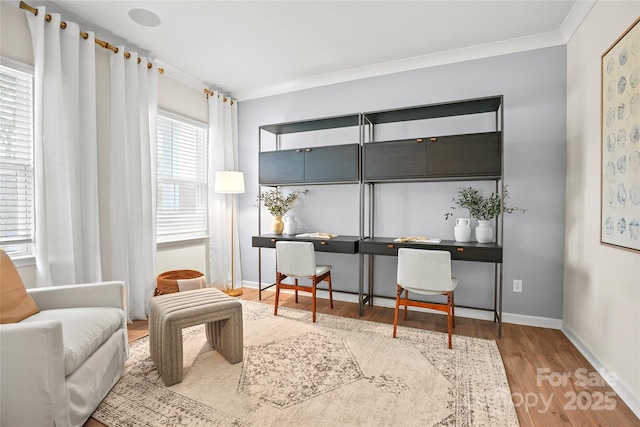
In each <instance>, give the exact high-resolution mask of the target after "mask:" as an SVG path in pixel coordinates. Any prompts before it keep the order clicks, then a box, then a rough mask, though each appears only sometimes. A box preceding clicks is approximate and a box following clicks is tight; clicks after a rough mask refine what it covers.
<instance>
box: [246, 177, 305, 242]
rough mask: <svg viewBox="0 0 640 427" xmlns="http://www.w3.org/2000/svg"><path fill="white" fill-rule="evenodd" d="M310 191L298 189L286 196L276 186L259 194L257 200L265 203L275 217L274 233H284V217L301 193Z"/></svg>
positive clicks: (272, 227)
mask: <svg viewBox="0 0 640 427" xmlns="http://www.w3.org/2000/svg"><path fill="white" fill-rule="evenodd" d="M308 191H309V190H304V191H300V190H296V191H293V192H291V193H289V195H287V196H286V197H285V196H284V195H283V194H282V192H281V191H280V189H279V188H275V189H273V190H267V191H265V192H264V193H262V194H259V195H258V199H257V200H258V201H259V202H262V203H264V205H265V207H266V208H267V209H268V210H269V212H270V213H271V215H272V216H273V218H274V221H273V223H272V224H271V230H272V231H273V233H274V234H282V230H283V229H284V223H283V222H282V217H283V216H284V215H286V213H287V212H289V211H290V210H291V208H293V205H294V204H295V202H296V200H298V198H300V196H301V195H304V194H307V192H308Z"/></svg>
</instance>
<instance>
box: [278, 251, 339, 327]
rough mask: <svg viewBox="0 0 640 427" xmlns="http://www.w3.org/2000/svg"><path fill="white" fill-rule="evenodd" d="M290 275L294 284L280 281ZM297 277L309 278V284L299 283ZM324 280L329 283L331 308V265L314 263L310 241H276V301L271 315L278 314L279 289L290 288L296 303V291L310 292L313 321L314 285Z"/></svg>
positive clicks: (314, 256) (314, 255)
mask: <svg viewBox="0 0 640 427" xmlns="http://www.w3.org/2000/svg"><path fill="white" fill-rule="evenodd" d="M287 277H291V278H292V279H294V284H288V283H283V282H282V281H283V280H284V279H285V278H287ZM299 279H310V280H311V286H303V285H300V284H299V282H298V280H299ZM322 281H326V282H327V284H328V285H329V303H330V304H331V308H333V293H332V290H331V266H330V265H316V253H315V249H314V247H313V243H312V242H288V241H280V242H276V302H275V306H274V309H273V315H274V316H277V315H278V300H279V299H280V290H281V289H290V290H293V291H295V293H296V303H297V302H298V291H303V292H310V293H311V312H312V313H313V314H312V317H313V321H314V322H315V321H316V285H317V284H318V283H320V282H322Z"/></svg>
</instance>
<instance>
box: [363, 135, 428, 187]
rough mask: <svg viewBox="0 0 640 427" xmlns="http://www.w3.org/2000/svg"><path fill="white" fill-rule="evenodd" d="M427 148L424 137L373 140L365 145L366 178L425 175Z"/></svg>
mask: <svg viewBox="0 0 640 427" xmlns="http://www.w3.org/2000/svg"><path fill="white" fill-rule="evenodd" d="M426 164H427V148H426V144H425V143H424V142H423V139H405V140H400V141H385V142H371V143H368V144H365V145H364V179H365V181H374V180H378V179H391V178H416V177H424V176H425V174H426V171H427V168H426Z"/></svg>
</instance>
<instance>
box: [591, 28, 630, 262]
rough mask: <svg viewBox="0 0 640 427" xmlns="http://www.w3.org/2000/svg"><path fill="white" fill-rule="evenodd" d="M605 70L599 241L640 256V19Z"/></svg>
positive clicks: (608, 56) (605, 59) (610, 52)
mask: <svg viewBox="0 0 640 427" xmlns="http://www.w3.org/2000/svg"><path fill="white" fill-rule="evenodd" d="M601 66H602V70H601V77H602V80H601V82H602V112H601V129H602V131H601V144H602V147H601V149H602V170H601V186H600V190H601V191H600V193H601V204H600V206H601V210H600V212H601V216H600V242H601V243H602V244H605V245H610V246H613V247H618V248H621V249H626V250H630V251H634V252H640V18H639V19H638V20H636V21H635V22H634V23H633V25H631V27H629V28H628V29H627V30H626V31H625V32H624V33H623V34H622V35H621V36H620V38H619V39H618V40H616V41H615V43H613V45H611V47H610V48H609V49H607V51H606V52H605V53H603V54H602V63H601Z"/></svg>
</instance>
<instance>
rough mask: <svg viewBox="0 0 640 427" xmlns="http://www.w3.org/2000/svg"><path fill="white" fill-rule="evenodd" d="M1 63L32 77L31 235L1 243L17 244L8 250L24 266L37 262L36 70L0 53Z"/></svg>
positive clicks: (7, 245) (18, 263)
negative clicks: (35, 235) (35, 240)
mask: <svg viewBox="0 0 640 427" xmlns="http://www.w3.org/2000/svg"><path fill="white" fill-rule="evenodd" d="M0 65H1V66H3V67H6V68H9V69H11V70H14V71H16V72H18V73H21V74H27V75H28V76H30V77H31V79H30V80H31V129H30V131H31V153H30V162H31V165H30V168H31V170H30V172H31V199H32V200H31V204H30V210H31V212H30V214H31V224H30V229H31V230H30V237H29V238H28V239H23V240H19V241H16V242H15V243H13V244H12V243H9V244H3V243H0V247H1V248H3V249H4V248H7V247H10V246H17V247H18V250H17V251H13V252H7V254H8V255H9V257H10V258H11V259H12V260H13V261H14V263H15V264H16V266H18V267H23V266H28V265H33V264H35V247H34V243H35V242H34V233H35V185H36V183H35V165H34V149H35V129H34V127H35V123H34V122H35V83H36V82H35V70H34V67H33V65H31V64H27V63H24V62H21V61H17V60H15V59H12V58H8V57H5V56H1V55H0Z"/></svg>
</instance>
